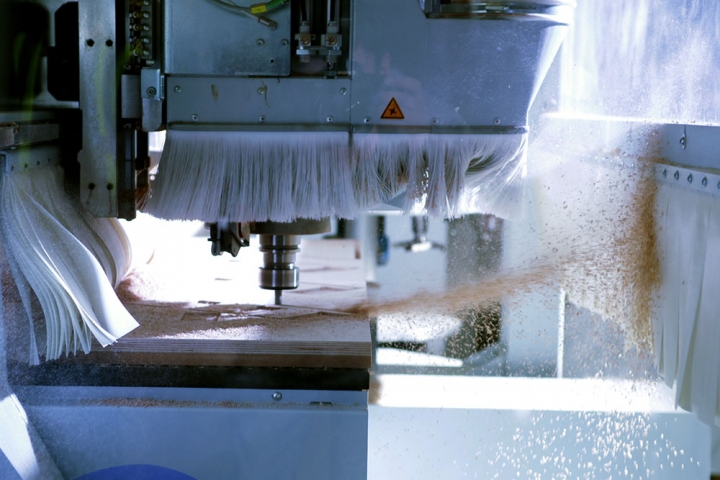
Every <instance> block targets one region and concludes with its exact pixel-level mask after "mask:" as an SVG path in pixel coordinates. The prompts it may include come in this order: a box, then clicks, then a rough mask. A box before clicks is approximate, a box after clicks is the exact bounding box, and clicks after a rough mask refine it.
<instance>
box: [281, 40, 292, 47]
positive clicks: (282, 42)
mask: <svg viewBox="0 0 720 480" xmlns="http://www.w3.org/2000/svg"><path fill="white" fill-rule="evenodd" d="M289 43H290V42H288V41H287V39H286V38H283V39H282V40H281V41H280V45H282V46H283V47H287V46H288V44H289Z"/></svg>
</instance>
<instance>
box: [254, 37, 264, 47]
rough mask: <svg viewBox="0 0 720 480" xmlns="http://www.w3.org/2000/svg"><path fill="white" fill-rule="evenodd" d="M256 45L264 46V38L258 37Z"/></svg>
mask: <svg viewBox="0 0 720 480" xmlns="http://www.w3.org/2000/svg"><path fill="white" fill-rule="evenodd" d="M255 45H257V46H258V47H262V46H263V45H265V40H263V39H262V38H258V39H257V40H255Z"/></svg>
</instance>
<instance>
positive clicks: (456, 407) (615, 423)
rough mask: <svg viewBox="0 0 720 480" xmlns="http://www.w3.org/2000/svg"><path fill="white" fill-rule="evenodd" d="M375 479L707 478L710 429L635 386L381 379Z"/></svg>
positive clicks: (373, 411)
mask: <svg viewBox="0 0 720 480" xmlns="http://www.w3.org/2000/svg"><path fill="white" fill-rule="evenodd" d="M380 381H381V384H382V387H381V388H382V390H381V397H380V401H379V404H376V405H371V406H370V439H369V457H368V458H369V466H368V478H371V479H380V480H382V479H393V480H402V479H412V480H418V479H439V478H442V479H449V480H451V479H464V478H480V479H510V478H520V479H550V478H552V479H576V478H583V479H584V478H613V479H618V478H635V479H641V478H643V479H653V480H655V479H668V480H677V479H703V480H705V479H707V478H708V477H709V474H710V429H709V428H708V427H706V426H704V425H702V424H701V423H699V422H698V421H697V420H696V419H695V417H694V416H692V415H690V414H687V413H684V412H681V411H675V410H674V408H673V406H672V396H671V392H670V391H669V390H667V389H664V388H663V387H658V386H653V385H649V384H645V385H644V384H639V383H632V382H609V381H598V380H559V379H549V378H548V379H528V378H472V379H471V378H452V377H414V378H413V377H410V376H393V377H391V376H383V377H380Z"/></svg>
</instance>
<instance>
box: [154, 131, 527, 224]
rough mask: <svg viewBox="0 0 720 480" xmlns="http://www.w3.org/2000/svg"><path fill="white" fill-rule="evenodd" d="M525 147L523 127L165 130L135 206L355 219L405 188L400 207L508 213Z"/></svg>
mask: <svg viewBox="0 0 720 480" xmlns="http://www.w3.org/2000/svg"><path fill="white" fill-rule="evenodd" d="M525 144H526V135H525V134H511V135H430V134H375V133H366V134H353V135H350V134H348V133H347V132H250V131H248V132H238V131H214V132H205V131H190V130H169V131H168V133H167V140H166V143H165V148H164V149H163V154H162V159H161V161H160V165H159V168H158V172H157V175H156V178H155V181H154V183H153V186H152V193H151V196H150V199H149V201H148V204H147V206H146V207H145V208H144V211H145V212H147V213H150V214H151V215H154V216H156V217H159V218H164V219H170V220H201V221H205V222H227V221H230V222H250V221H275V222H290V221H293V220H295V219H297V218H314V219H317V218H323V217H328V216H336V217H340V218H354V217H355V216H357V214H358V213H359V212H360V211H362V210H364V209H369V208H372V207H375V206H377V205H379V204H382V203H384V202H387V201H389V200H390V199H392V198H393V197H395V196H397V195H398V194H400V193H402V192H403V191H406V192H407V196H406V201H405V210H406V211H407V212H410V211H413V212H417V211H422V212H423V213H427V214H430V215H433V216H447V217H453V216H457V215H461V214H464V213H472V212H481V213H497V214H501V215H502V216H504V217H508V216H511V215H516V214H517V208H515V206H516V205H519V203H520V202H519V198H518V192H519V195H520V196H521V194H522V189H521V188H519V187H518V181H519V180H521V174H520V172H521V171H522V167H523V165H524V158H525V157H524V151H525ZM485 182H487V183H488V184H490V186H487V187H486V186H484V183H485ZM468 186H469V187H470V188H467V187H468ZM510 200H512V202H513V208H506V206H505V203H506V202H510Z"/></svg>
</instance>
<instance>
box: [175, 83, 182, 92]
mask: <svg viewBox="0 0 720 480" xmlns="http://www.w3.org/2000/svg"><path fill="white" fill-rule="evenodd" d="M173 90H175V93H180V92H182V87H181V86H180V85H175V88H174V89H173Z"/></svg>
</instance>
